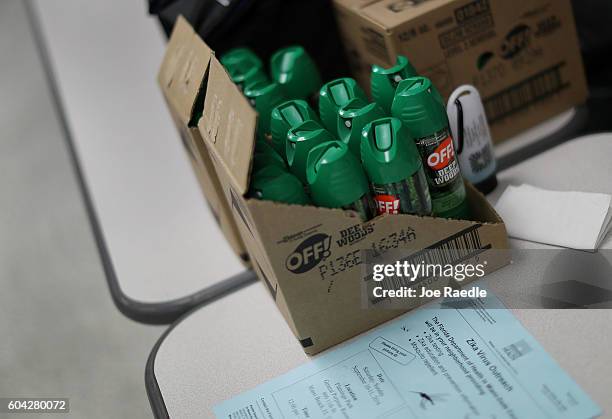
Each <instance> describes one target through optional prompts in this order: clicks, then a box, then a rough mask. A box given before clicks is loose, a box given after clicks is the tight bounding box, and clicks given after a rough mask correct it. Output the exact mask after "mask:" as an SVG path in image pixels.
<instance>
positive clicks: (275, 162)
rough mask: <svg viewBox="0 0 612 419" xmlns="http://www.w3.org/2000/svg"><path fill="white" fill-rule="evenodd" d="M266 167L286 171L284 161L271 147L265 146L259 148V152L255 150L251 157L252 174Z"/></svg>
mask: <svg viewBox="0 0 612 419" xmlns="http://www.w3.org/2000/svg"><path fill="white" fill-rule="evenodd" d="M264 144H265V143H264ZM264 147H267V149H264ZM268 166H278V167H280V168H281V169H283V170H285V171H287V163H285V160H284V159H283V158H282V157H281V156H280V155H279V154H278V153H277V152H276V151H275V150H274V149H272V147H270V146H269V145H267V144H266V145H265V146H261V147H260V148H259V150H255V154H254V155H253V172H256V171H257V170H259V169H261V168H264V167H268Z"/></svg>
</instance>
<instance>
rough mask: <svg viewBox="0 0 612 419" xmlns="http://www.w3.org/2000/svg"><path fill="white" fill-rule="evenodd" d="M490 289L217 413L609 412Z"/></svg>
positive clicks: (392, 326) (329, 355)
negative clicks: (481, 297) (573, 377)
mask: <svg viewBox="0 0 612 419" xmlns="http://www.w3.org/2000/svg"><path fill="white" fill-rule="evenodd" d="M488 295H489V296H488V297H487V298H485V299H466V300H463V302H462V303H460V304H458V303H457V302H455V303H452V304H451V305H452V306H453V307H454V308H453V307H448V306H444V307H443V306H441V304H443V303H436V304H432V305H428V306H425V307H423V308H421V309H418V310H416V311H413V312H411V313H407V314H405V315H403V316H401V317H399V318H397V319H395V320H392V321H391V322H389V323H387V324H385V325H383V326H381V327H379V328H377V329H374V330H373V331H372V332H369V333H366V334H363V335H361V336H359V337H357V338H355V339H353V340H351V341H349V342H347V343H346V344H343V345H341V346H340V347H338V348H334V349H331V350H328V351H326V352H324V353H323V354H322V355H320V356H318V357H315V358H314V359H313V360H312V361H311V362H309V363H308V364H306V365H303V366H300V367H298V368H296V369H294V370H292V371H290V372H288V373H286V374H284V375H282V376H280V377H277V378H275V379H273V380H271V381H269V382H267V383H264V384H261V385H259V386H258V387H256V388H254V389H252V390H250V391H247V392H245V393H243V394H241V395H238V396H236V397H234V398H232V399H230V400H227V401H225V402H223V403H221V404H219V405H217V406H215V408H214V411H215V414H216V416H217V418H224V419H247V418H248V419H293V418H326V419H327V418H329V419H332V418H333V419H335V418H347V419H348V418H351V419H361V418H363V419H372V418H393V419H400V418H402V419H405V418H461V419H473V418H567V419H570V418H571V419H586V418H592V417H596V416H598V415H600V414H601V409H600V408H599V407H598V406H597V405H596V404H595V403H594V402H593V401H592V400H591V399H590V398H589V396H588V395H587V394H585V393H584V391H582V389H581V388H580V387H579V386H578V385H577V384H576V383H575V382H574V381H573V380H572V379H571V378H570V377H569V376H568V375H567V374H566V373H565V372H564V371H563V370H562V369H561V368H560V367H559V365H557V363H556V362H555V361H554V360H553V359H552V358H551V357H550V356H549V355H548V354H547V353H546V352H545V351H544V349H543V348H542V347H541V346H540V345H539V343H538V342H537V341H536V340H535V339H534V338H533V336H531V335H530V334H529V333H528V332H527V331H526V330H525V329H524V328H523V326H522V325H521V324H520V323H519V321H518V320H517V319H516V318H515V317H514V316H513V315H512V314H511V313H510V312H509V311H508V310H507V309H506V308H504V307H503V304H502V303H501V302H500V301H499V300H498V299H497V298H496V297H495V296H493V294H492V293H491V292H490V291H489V293H488ZM455 301H456V300H455ZM459 306H460V307H461V308H457V307H459Z"/></svg>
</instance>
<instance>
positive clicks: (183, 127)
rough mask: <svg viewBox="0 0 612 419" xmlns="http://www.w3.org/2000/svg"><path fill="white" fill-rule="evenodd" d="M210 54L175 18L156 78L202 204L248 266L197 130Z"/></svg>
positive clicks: (236, 231)
mask: <svg viewBox="0 0 612 419" xmlns="http://www.w3.org/2000/svg"><path fill="white" fill-rule="evenodd" d="M212 54H213V53H212V51H211V50H210V48H208V46H207V45H206V44H205V43H204V42H203V41H202V40H201V39H200V37H199V36H197V35H196V34H195V32H194V30H193V29H192V28H191V26H190V25H189V23H188V22H187V21H186V20H185V19H184V18H183V17H179V19H178V20H177V23H176V25H175V27H174V31H173V33H172V37H171V38H170V41H169V43H168V46H167V49H166V53H165V55H164V59H163V62H162V65H161V68H160V71H159V74H158V83H159V86H160V87H161V89H162V92H163V94H164V98H165V99H166V103H167V104H168V108H169V109H170V113H171V115H172V119H173V120H174V123H175V125H176V127H177V129H178V131H179V133H180V136H181V140H182V142H183V146H184V147H185V150H186V152H187V155H188V156H189V161H190V162H191V165H192V167H193V170H194V173H195V174H196V177H197V179H198V183H199V184H200V188H201V189H202V193H203V194H204V196H205V198H206V201H207V202H208V204H209V206H210V209H211V211H212V213H213V215H214V217H215V219H216V221H217V223H218V224H219V227H220V228H221V230H222V231H223V234H224V235H225V238H226V239H227V241H228V242H229V244H230V246H231V247H232V249H233V250H234V252H235V253H236V255H238V257H240V259H241V260H242V262H243V263H244V264H245V265H246V266H249V263H248V253H247V251H246V248H245V247H244V244H243V243H242V238H241V237H240V233H239V232H238V228H237V226H236V222H235V220H234V218H233V216H232V212H231V211H230V209H229V206H228V204H227V201H226V199H225V196H224V194H223V189H222V187H221V184H220V183H219V178H218V177H217V174H216V172H215V169H214V167H213V165H212V162H211V159H210V155H209V153H208V149H207V147H206V145H205V144H204V141H203V140H202V137H201V135H200V132H199V131H198V129H197V125H196V124H197V121H198V120H199V118H200V116H201V114H202V108H203V105H204V103H203V100H204V93H205V90H206V80H207V77H208V73H207V72H208V65H209V61H210V57H211V56H212Z"/></svg>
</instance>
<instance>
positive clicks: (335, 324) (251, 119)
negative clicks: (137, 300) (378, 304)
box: [169, 19, 509, 354]
mask: <svg viewBox="0 0 612 419" xmlns="http://www.w3.org/2000/svg"><path fill="white" fill-rule="evenodd" d="M179 37H180V38H182V39H187V38H189V43H183V44H181V45H177V43H175V42H172V40H171V43H170V46H169V48H170V47H172V46H173V45H174V47H178V48H183V49H187V50H189V51H191V52H187V54H188V55H189V56H191V60H197V61H198V62H208V66H207V79H204V80H203V81H202V83H201V86H200V90H201V92H200V95H204V96H203V97H202V96H201V97H200V100H202V99H203V103H204V107H203V112H202V118H201V119H200V120H199V121H198V123H197V127H198V130H199V132H200V134H201V136H200V137H199V138H200V139H201V140H203V141H204V143H205V147H206V148H207V149H208V152H209V155H210V158H211V161H212V164H213V166H214V168H215V172H216V175H217V176H218V180H219V184H220V185H221V188H222V190H223V193H224V194H225V196H226V198H227V202H228V204H229V205H228V207H229V211H231V214H232V215H233V217H234V218H235V220H236V224H237V226H238V229H239V231H240V234H241V237H242V240H243V242H244V244H245V246H246V249H247V251H248V252H249V256H250V258H251V263H252V265H253V268H254V269H255V271H256V272H257V275H258V276H259V277H260V279H261V280H263V281H264V282H265V283H266V284H267V286H268V287H269V289H270V292H271V294H272V296H273V298H274V300H275V302H276V304H277V306H278V308H279V309H280V311H281V312H282V314H283V316H284V317H285V319H286V320H287V323H288V324H289V326H290V328H291V330H292V331H293V333H294V334H295V336H296V337H297V338H298V339H299V341H300V342H301V344H302V346H303V348H304V351H305V352H306V353H308V354H315V353H317V352H320V351H322V350H324V349H326V348H328V347H330V346H332V345H334V344H337V343H339V342H342V341H343V340H346V339H348V338H350V337H352V336H355V335H357V334H359V333H361V332H363V331H365V330H367V329H369V328H371V327H373V326H375V325H377V324H379V323H382V322H384V321H386V320H389V319H391V318H392V317H395V316H397V315H399V314H401V313H402V312H405V311H407V310H409V309H410V308H414V307H405V308H404V309H403V310H387V309H364V308H363V304H362V285H363V284H362V283H363V281H364V276H363V274H362V264H363V258H362V250H363V249H372V248H374V249H379V250H382V251H384V250H385V249H387V248H393V247H405V248H409V249H414V250H421V249H424V248H436V247H440V246H443V245H446V246H449V245H450V246H457V247H462V246H464V243H469V244H470V246H473V247H474V249H475V250H477V251H478V252H479V254H480V256H481V257H483V258H487V261H488V264H487V265H486V269H485V272H487V273H488V272H492V271H494V270H496V269H499V268H500V267H502V266H504V265H505V264H507V263H508V262H509V258H508V257H507V254H506V253H505V252H495V249H505V248H507V247H508V243H507V235H506V229H505V226H504V224H503V221H502V220H501V219H500V218H499V216H498V215H497V214H496V213H495V211H494V210H493V208H491V206H490V205H489V204H488V202H487V201H486V199H485V198H484V196H483V195H482V194H481V193H480V192H478V191H477V190H476V189H474V187H473V186H471V185H470V184H466V186H467V193H468V200H469V205H470V208H471V211H472V213H473V216H474V219H475V220H477V221H466V220H448V219H441V218H434V217H420V216H413V215H391V216H379V217H376V218H375V219H373V220H371V221H368V222H365V223H362V221H361V220H360V219H359V218H358V216H357V214H356V213H354V212H352V211H344V210H339V209H328V208H318V207H314V206H300V205H286V204H280V203H275V202H270V201H260V200H256V199H249V198H247V197H246V193H247V191H248V189H249V176H250V170H251V159H252V155H253V150H254V145H255V133H256V126H257V113H256V112H255V110H254V109H253V108H252V107H251V105H250V104H249V102H248V101H247V100H246V99H245V98H244V96H243V95H242V93H241V91H240V90H239V88H238V87H237V86H236V85H235V84H234V83H233V82H232V81H231V79H230V77H229V75H228V74H227V72H226V71H225V69H224V68H223V66H222V65H221V63H220V62H219V61H218V60H217V58H216V57H215V56H214V54H213V53H211V52H210V49H209V48H202V45H205V44H204V43H203V41H202V40H200V39H199V38H198V36H197V35H196V34H195V33H194V32H193V30H192V29H191V27H190V26H189V25H188V23H187V22H186V21H185V20H184V19H179V21H178V22H177V25H176V26H175V29H174V32H173V34H172V39H176V38H179ZM191 44H196V45H200V47H198V48H192V47H190V45H191ZM184 67H185V69H188V68H190V66H189V64H188V63H186V64H185V66H184ZM202 71H203V70H202ZM194 138H196V137H194ZM199 146H200V147H202V145H201V144H200V145H199ZM211 262H213V263H214V261H211ZM467 282H468V281H464V283H467ZM421 303H423V301H418V300H415V303H414V306H416V305H418V304H421ZM263 328H265V325H262V330H263Z"/></svg>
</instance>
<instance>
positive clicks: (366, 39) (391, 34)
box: [334, 0, 588, 142]
mask: <svg viewBox="0 0 612 419" xmlns="http://www.w3.org/2000/svg"><path fill="white" fill-rule="evenodd" d="M334 4H335V6H336V14H337V20H338V23H339V26H340V32H341V34H342V35H341V36H342V40H343V44H344V46H345V48H346V51H347V56H348V58H349V61H350V63H351V67H352V70H353V73H354V76H355V78H356V79H357V80H358V81H359V82H360V84H361V85H362V86H364V87H366V86H368V87H369V74H370V66H371V64H379V65H383V66H389V65H391V64H393V63H394V62H395V57H396V56H397V55H398V54H403V55H406V56H407V57H408V58H409V59H410V60H411V61H412V63H413V64H414V66H415V68H416V70H417V71H418V72H419V73H420V74H422V75H424V76H427V77H429V78H430V79H431V80H432V81H433V82H434V84H435V85H436V86H437V87H438V89H439V90H440V92H441V93H442V95H443V96H444V97H446V98H448V96H449V95H450V93H451V92H452V90H453V89H454V88H456V87H457V86H459V85H461V84H464V83H468V84H472V85H474V86H476V88H478V90H479V91H480V95H481V96H482V98H483V102H484V105H485V110H486V113H487V117H488V119H489V124H490V125H491V133H492V136H493V139H494V141H495V142H499V141H502V140H504V139H507V138H509V137H512V136H513V135H516V134H518V133H520V132H522V131H524V130H525V129H527V128H530V127H533V126H534V125H536V124H538V123H540V122H542V121H545V120H546V119H549V118H551V117H553V116H555V115H557V114H559V113H561V112H562V111H564V110H567V109H569V108H571V107H572V106H575V105H579V104H582V103H583V102H584V101H585V100H586V97H587V94H588V92H587V85H586V79H585V75H584V69H583V66H582V60H581V56H580V50H579V45H578V38H577V35H576V28H575V24H574V19H573V15H572V9H571V4H570V0H554V1H553V0H515V1H508V0H334Z"/></svg>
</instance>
